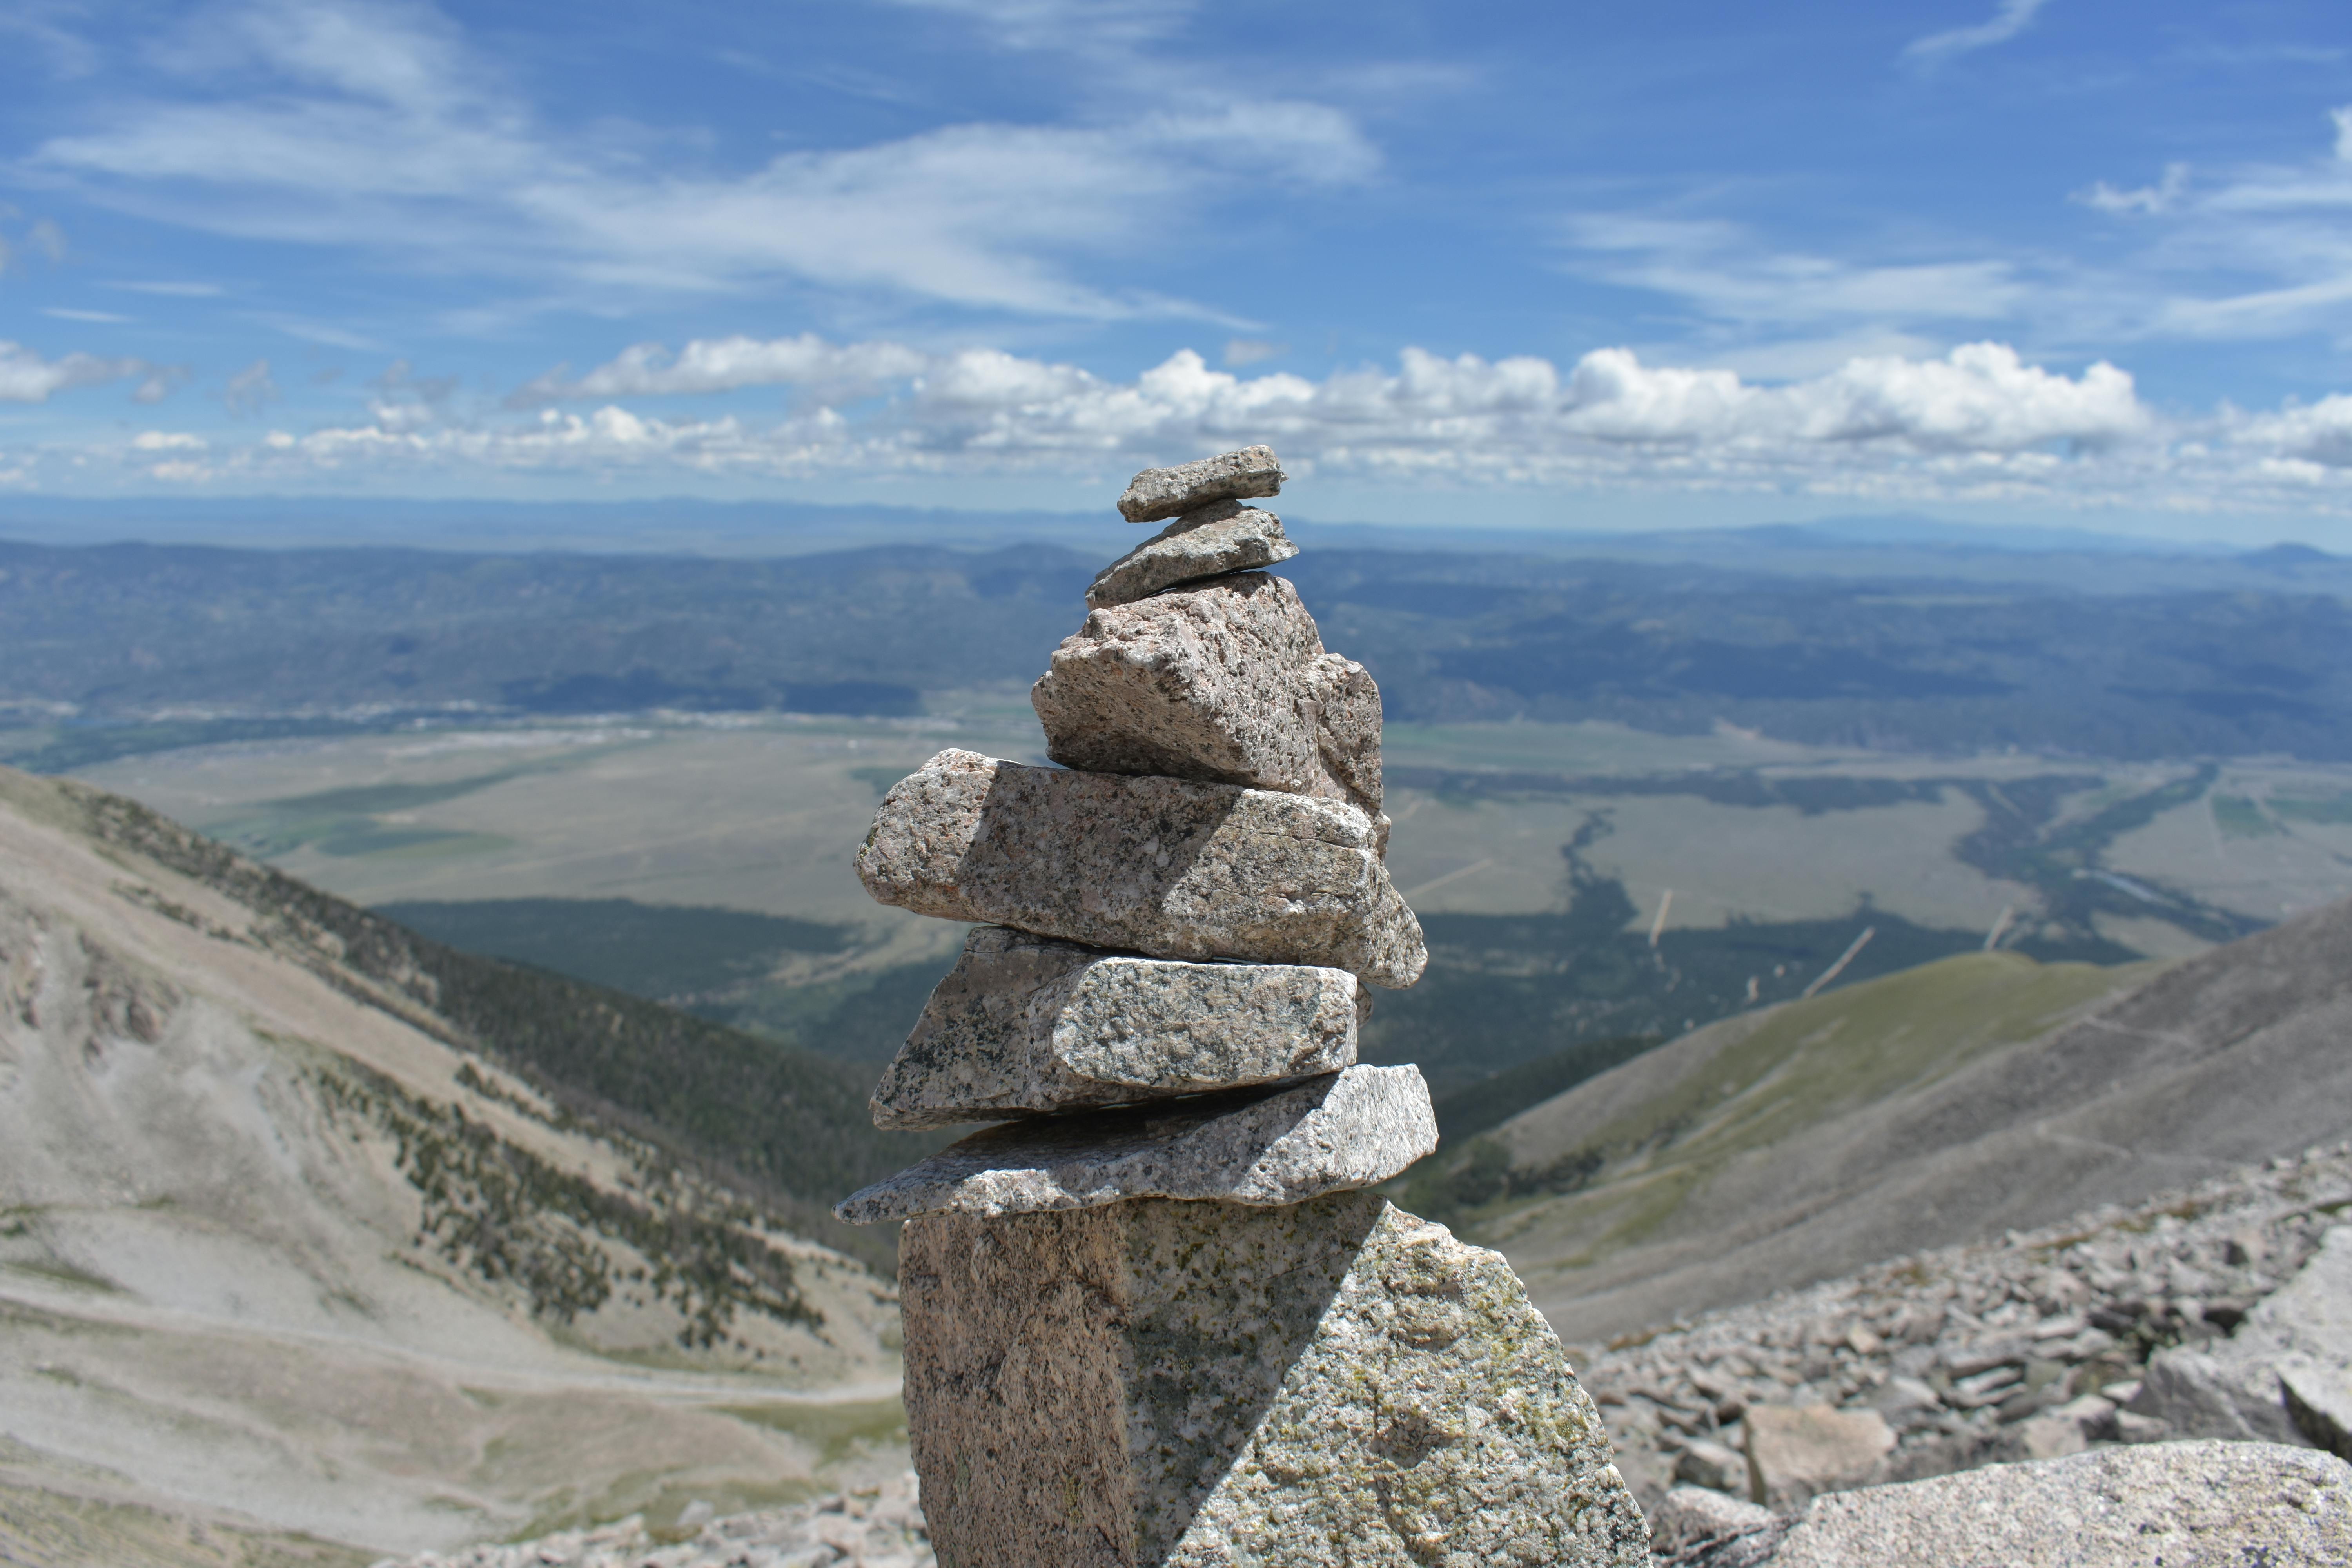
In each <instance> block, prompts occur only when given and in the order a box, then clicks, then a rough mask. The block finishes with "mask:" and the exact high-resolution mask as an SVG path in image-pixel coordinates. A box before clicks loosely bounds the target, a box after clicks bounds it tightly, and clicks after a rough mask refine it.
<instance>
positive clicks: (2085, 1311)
mask: <svg viewBox="0 0 2352 1568" xmlns="http://www.w3.org/2000/svg"><path fill="white" fill-rule="evenodd" d="M2347 1219H2352V1145H2346V1146H2344V1147H2340V1148H2336V1149H2333V1150H2328V1151H2324V1152H2323V1151H2314V1152H2312V1153H2311V1154H2309V1155H2307V1156H2305V1157H2304V1158H2301V1159H2294V1160H2287V1159H2281V1160H2274V1161H2271V1162H2269V1163H2265V1164H2263V1165H2259V1166H2253V1167H2249V1168H2246V1169H2242V1170H2241V1171H2238V1172H2235V1173H2231V1175H2229V1176H2226V1177H2221V1178H2216V1179H2215V1180H2212V1181H2210V1182H2207V1183H2203V1184H2200V1185H2198V1186H2196V1187H2193V1188H2189V1189H2187V1190H2184V1191H2179V1192H2175V1193H2171V1194H2165V1195H2163V1196H2160V1197H2158V1198H2156V1199H2153V1200H2150V1201H2148V1202H2147V1203H2143V1204H2139V1205H2133V1206H2131V1207H2128V1208H2126V1207H2120V1206H2118V1207H2111V1208H2105V1209H2099V1210H2094V1211H2091V1212H2089V1213H2086V1214H2083V1215H2075V1216H2073V1217H2071V1218H2069V1219H2067V1220H2065V1221H2063V1222H2062V1223H2060V1224H2058V1225H2055V1226H2044V1227H2042V1228H2038V1229H2035V1230H2032V1231H2012V1232H2011V1233H2009V1234H2008V1235H2007V1236H2005V1237H2002V1238H2000V1240H1997V1241H1992V1242H1985V1243H1979V1244H1974V1245H1970V1246H1966V1247H1947V1248H1942V1249H1938V1250H1934V1251H1929V1252H1922V1253H1915V1254H1912V1255H1909V1256H1906V1257H1902V1258H1893V1259H1890V1260H1888V1261H1885V1262H1882V1263H1880V1264H1877V1265H1875V1266H1874V1267H1872V1268H1868V1269H1864V1270H1863V1271H1861V1272H1860V1273H1857V1274H1854V1275H1852V1276H1849V1277H1847V1278H1844V1279H1836V1280H1832V1281H1829V1282H1827V1283H1825V1284H1822V1285H1817V1286H1814V1287H1812V1288H1811V1289H1806V1290H1802V1291H1798V1292H1793V1293H1788V1294H1782V1295H1777V1296H1774V1297H1772V1298H1770V1299H1769V1300H1763V1301H1759V1302H1755V1303H1752V1304H1750V1305H1748V1306H1743V1307H1738V1308H1733V1309H1728V1310H1723V1311H1719V1312H1715V1313H1710V1314H1707V1315H1706V1316H1704V1317H1701V1318H1699V1319H1697V1320H1696V1321H1693V1322H1689V1323H1687V1324H1686V1325H1676V1326H1673V1327H1669V1328H1665V1329H1664V1330H1661V1331H1656V1332H1643V1333H1641V1334H1635V1335H1629V1336H1627V1340H1628V1341H1629V1342H1626V1343H1622V1344H1621V1345H1619V1346H1616V1347H1613V1348H1610V1349H1606V1350H1600V1351H1597V1352H1594V1353H1593V1354H1591V1357H1590V1359H1589V1360H1587V1361H1585V1362H1584V1363H1583V1376H1584V1382H1585V1386H1586V1387H1587V1388H1588V1389H1590V1390H1591V1392H1592V1394H1593V1397H1594V1399H1595V1400H1596V1401H1597V1402H1598V1403H1599V1405H1600V1406H1601V1411H1602V1414H1603V1415H1604V1416H1605V1417H1606V1418H1607V1420H1608V1422H1609V1426H1610V1433H1611V1436H1612V1440H1613V1441H1614V1443H1615V1445H1616V1447H1617V1455H1618V1464H1619V1467H1620V1468H1622V1470H1623V1471H1624V1472H1625V1475H1626V1477H1627V1479H1628V1480H1629V1481H1630V1482H1631V1483H1632V1484H1633V1487H1634V1489H1635V1491H1636V1493H1637V1495H1639V1496H1640V1497H1641V1498H1642V1499H1643V1501H1644V1502H1645V1504H1646V1503H1650V1502H1654V1501H1656V1500H1659V1499H1661V1498H1662V1497H1663V1496H1664V1493H1665V1492H1666V1490H1667V1489H1669V1488H1670V1487H1672V1486H1673V1485H1674V1484H1675V1482H1676V1480H1677V1479H1679V1480H1681V1481H1683V1482H1685V1483H1696V1484H1701V1485H1706V1486H1709V1487H1712V1488H1714V1489H1718V1490H1724V1491H1728V1492H1731V1493H1733V1494H1735V1495H1738V1496H1739V1497H1741V1498H1743V1499H1748V1500H1760V1499H1759V1498H1758V1497H1757V1495H1756V1494H1757V1493H1759V1492H1762V1493H1765V1494H1768V1495H1769V1494H1776V1493H1777V1494H1778V1495H1779V1496H1780V1498H1781V1500H1783V1501H1784V1503H1785V1504H1786V1505H1788V1506H1797V1505H1800V1504H1801V1503H1802V1502H1803V1500H1804V1499H1805V1498H1806V1497H1808V1496H1810V1495H1812V1494H1814V1493H1819V1492H1828V1491H1835V1490H1843V1489H1850V1488H1853V1487H1856V1486H1862V1485H1866V1484H1871V1483H1874V1482H1882V1481H1890V1480H1908V1479H1919V1478H1923V1477H1927V1476H1933V1475H1939V1474H1944V1473H1947V1472H1950V1471H1955V1470H1962V1469H1969V1468H1974V1467H1977V1466H1979V1465H1984V1464H1990V1463H1996V1462H2006V1461H2012V1460H2018V1459H2027V1458H2052V1457H2056V1456H2059V1455H2063V1454H2066V1453H2070V1452H2078V1451H2081V1450H2083V1449H2084V1448H2086V1447H2095V1446H2098V1445H2101V1444H2111V1443H2118V1442H2135V1441H2138V1442H2145V1441H2156V1440H2159V1439H2164V1438H2179V1437H2210V1436H2234V1437H2242V1438H2247V1437H2263V1438H2267V1439H2269V1440H2271V1441H2273V1442H2286V1443H2290V1444H2314V1443H2317V1442H2318V1441H2319V1440H2320V1439H2319V1437H2317V1436H2314V1435H2313V1433H2312V1432H2309V1431H2305V1430H2304V1429H2302V1428H2301V1427H2299V1426H2297V1424H2296V1421H2295V1419H2294V1416H2293V1415H2292V1414H2291V1413H2290V1411H2289V1410H2288V1408H2287V1405H2286V1402H2285V1398H2284V1391H2283V1389H2282V1386H2281V1384H2280V1381H2279V1378H2278V1376H2277V1369H2278V1368H2280V1367H2282V1366H2284V1365H2285V1364H2286V1361H2285V1357H2286V1355H2287V1354H2288V1352H2294V1351H2300V1352H2302V1353H2303V1354H2304V1355H2305V1356H2306V1357H2313V1356H2314V1355H2315V1353H2316V1356H2317V1357H2318V1358H2320V1359H2322V1360H2323V1361H2325V1360H2326V1358H2329V1357H2331V1356H2332V1357H2340V1358H2344V1359H2347V1360H2352V1342H2346V1341H2345V1340H2344V1339H2342V1338H2338V1337H2335V1336H2336V1333H2337V1332H2338V1331H2336V1330H2332V1329H2329V1328H2328V1327H2326V1323H2327V1319H2326V1315H2325V1314H2326V1311H2327V1310H2331V1309H2327V1308H2323V1307H2322V1305H2321V1303H2322V1302H2330V1303H2332V1302H2334V1301H2335V1300H2336V1295H2335V1294H2334V1292H2333V1291H2332V1290H2329V1289H2326V1288H2325V1287H2323V1286H2321V1285H2320V1283H2319V1280H2318V1279H2316V1278H2315V1279H2313V1280H2312V1281H2311V1282H2310V1283H2309V1284H2307V1285H2306V1284H2303V1283H2300V1281H2301V1280H2302V1277H2303V1276H2304V1275H2305V1271H2306V1270H2307V1269H2309V1268H2311V1267H2312V1266H2313V1265H2314V1263H2315V1260H2322V1261H2324V1260H2325V1259H2332V1258H2336V1257H2337V1256H2339V1255H2343V1256H2352V1229H2347ZM2331 1236H2333V1237H2335V1238H2336V1239H2335V1240H2334V1241H2333V1242H2332V1243H2330V1239H2329V1238H2330V1237H2331ZM2323 1249H2324V1250H2323ZM2274 1304H2275V1305H2274ZM2279 1307H2284V1308H2289V1309H2292V1310H2291V1312H2286V1311H2281V1310H2276V1309H2277V1308H2279ZM2332 1310H2340V1309H2332ZM2290 1323H2292V1324H2294V1325H2300V1326H2294V1327H2291V1326H2290ZM2314 1324H2318V1325H2319V1326H2318V1327H2314V1326H2313V1325H2314ZM2331 1344H2332V1345H2335V1346H2336V1347H2337V1348H2336V1350H2335V1351H2333V1352H2330V1351H2329V1350H2328V1348H2327V1347H2328V1346H2329V1345H2331ZM2233 1350H2237V1351H2254V1352H2267V1353H2268V1354H2269V1355H2270V1356H2271V1357H2272V1358H2273V1359H2271V1360H2269V1361H2266V1362H2263V1363H2261V1364H2262V1366H2263V1369H2264V1370H2265V1371H2266V1372H2267V1373H2269V1375H2268V1378H2267V1386H2266V1387H2263V1386H2261V1385H2260V1384H2259V1383H2258V1382H2257V1380H2255V1379H2252V1378H2246V1379H2240V1380H2233V1383H2232V1386H2234V1387H2239V1388H2243V1387H2245V1386H2247V1385H2249V1384H2252V1385H2254V1387H2255V1390H2256V1393H2257V1394H2258V1400H2257V1403H2256V1405H2251V1406H2248V1407H2246V1409H2245V1414H2247V1415H2253V1416H2254V1417H2255V1420H2256V1421H2259V1422H2260V1423H2261V1425H2260V1426H2259V1427H2257V1426H2256V1425H2255V1424H2254V1423H2253V1422H2246V1421H2244V1420H2243V1417H2242V1416H2241V1415H2227V1414H2224V1413H2222V1411H2221V1409H2220V1408H2219V1407H2217V1406H2212V1405H2198V1404H2188V1405H2184V1404H2181V1403H2179V1402H2178V1401H2177V1400H2171V1399H2168V1396H2167V1395H2166V1394H2164V1393H2163V1391H2162V1389H2161V1387H2160V1386H2158V1385H2157V1384H2156V1381H2155V1380H2152V1379H2151V1378H2150V1375H2149V1374H2150V1373H2151V1371H2152V1370H2155V1369H2158V1368H2161V1367H2164V1366H2165V1365H2167V1364H2168V1363H2172V1362H2177V1361H2178V1360H2179V1359H2180V1358H2183V1357H2197V1358H2200V1359H2202V1360H2206V1361H2212V1360H2215V1359H2217V1358H2220V1359H2240V1360H2245V1359H2252V1358H2250V1357H2237V1358H2232V1352H2233ZM1803 1409H1813V1410H1822V1411H1828V1412H1836V1413H1841V1414H1843V1415H1848V1416H1851V1417H1853V1418H1854V1419H1855V1421H1856V1422H1857V1423H1858V1424H1861V1425H1864V1426H1868V1425H1871V1424H1874V1423H1875V1424H1883V1426H1884V1427H1885V1430H1886V1431H1887V1432H1888V1433H1889V1434H1891V1435H1892V1436H1893V1437H1894V1438H1895V1443H1894V1445H1893V1447H1890V1448H1886V1449H1884V1450H1883V1451H1876V1452H1873V1451H1870V1447H1869V1446H1868V1445H1863V1446H1858V1447H1855V1448H1854V1449H1853V1451H1852V1452H1851V1455H1850V1458H1851V1459H1852V1461H1853V1462H1852V1464H1851V1465H1850V1467H1849V1468H1844V1469H1842V1470H1840V1469H1835V1468H1832V1469H1827V1470H1815V1471H1812V1472H1811V1473H1806V1472H1804V1471H1802V1469H1801V1463H1799V1462H1797V1457H1796V1456H1793V1455H1791V1454H1790V1450H1788V1449H1787V1448H1786V1447H1783V1448H1782V1449H1780V1456H1781V1458H1774V1457H1773V1456H1772V1452H1771V1450H1770V1446H1769V1444H1768V1445H1764V1446H1761V1447H1759V1445H1758V1444H1757V1443H1756V1441H1755V1436H1756V1433H1757V1430H1758V1428H1757V1426H1755V1424H1754V1423H1753V1422H1751V1420H1750V1419H1749V1415H1750V1412H1752V1411H1758V1410H1775V1411H1789V1410H1803ZM2263 1411H2267V1412H2268V1413H2269V1414H2268V1415H2263ZM2233 1421H2235V1422H2239V1423H2241V1424H2238V1425H2236V1426H2234V1427H2231V1426H2229V1425H2228V1423H2231V1422H2233ZM1759 1458H1761V1459H1762V1460H1763V1462H1762V1463H1761V1464H1759V1463H1758V1462H1757V1461H1758V1459H1759Z"/></svg>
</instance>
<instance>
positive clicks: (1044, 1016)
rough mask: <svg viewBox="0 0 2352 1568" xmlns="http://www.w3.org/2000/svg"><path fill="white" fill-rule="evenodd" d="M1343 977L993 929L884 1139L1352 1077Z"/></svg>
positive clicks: (916, 1048) (975, 938) (911, 1044)
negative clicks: (957, 1125) (1148, 954)
mask: <svg viewBox="0 0 2352 1568" xmlns="http://www.w3.org/2000/svg"><path fill="white" fill-rule="evenodd" d="M1362 995H1363V993H1362V991H1361V990H1360V987H1359V985H1358V984H1357V981H1356V977H1355V976H1354V975H1352V974H1350V973H1348V972H1347V971H1346V970H1344V969H1325V968H1317V967H1313V966H1310V965H1307V964H1289V963H1183V962H1181V961H1179V960H1171V959H1160V958H1136V957H1133V956H1130V955H1128V954H1124V953H1106V952H1102V951H1101V950H1100V949H1098V948H1092V947H1080V946H1078V945H1077V944H1076V943H1075V942H1055V941H1052V940H1051V939H1049V938H1046V937H1039V936H1031V935H1029V934H1028V933H1027V932H1025V931H1013V930H1012V929H1010V928H1009V927H1005V926H980V927H977V928H975V929H974V930H973V931H972V932H971V935H970V936H968V937H966V938H965V939H964V944H963V957H962V958H961V959H960V960H958V961H957V963H956V966H955V968H954V969H952V970H950V971H949V973H948V976H947V978H946V979H944V980H942V981H940V984H939V987H938V989H937V990H935V991H933V992H932V993H931V999H930V1002H929V1004H928V1005H926V1006H925V1007H924V1008H923V1016H922V1017H921V1019H920V1020H919V1021H918V1022H917V1024H916V1025H915V1032H914V1033H913V1034H912V1035H911V1036H909V1037H908V1040H907V1044H906V1046H905V1047H903V1048H902V1049H901V1050H900V1051H899V1052H898V1057H897V1058H895V1059H894V1060H893V1061H892V1062H891V1063H890V1066H889V1068H887V1070H886V1071H885V1072H884V1073H883V1074H882V1082H881V1085H880V1087H879V1088H877V1089H875V1091H874V1100H873V1111H874V1125H875V1126H877V1127H883V1128H914V1127H944V1126H947V1125H950V1123H953V1122H958V1121H1003V1119H1005V1118H1007V1117H1013V1116H1026V1115H1029V1114H1032V1113H1033V1112H1038V1111H1047V1110H1076V1109H1079V1108H1081V1107H1087V1106H1097V1105H1117V1104H1122V1103H1125V1102H1128V1101H1131V1100H1163V1099H1166V1098H1168V1097H1170V1096H1171V1095H1181V1094H1199V1093H1202V1092H1204V1091H1208V1090H1213V1089H1239V1088H1244V1087H1246V1086H1248V1085H1251V1084H1259V1083H1270V1082H1274V1081H1276V1080H1278V1079H1294V1078H1306V1077H1309V1076H1312V1075H1314V1074H1318V1073H1329V1072H1338V1071H1339V1069H1340V1068H1345V1067H1348V1066H1349V1065H1351V1064H1352V1063H1353V1062H1354V1061H1355V1059H1356V1025H1357V1020H1358V1015H1359V1011H1360V1005H1361V1003H1360V998H1361V997H1362Z"/></svg>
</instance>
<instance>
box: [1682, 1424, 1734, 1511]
mask: <svg viewBox="0 0 2352 1568" xmlns="http://www.w3.org/2000/svg"><path fill="white" fill-rule="evenodd" d="M1675 1479H1676V1480H1678V1481H1688V1482H1689V1483H1690V1484H1691V1485H1693V1486H1695V1487H1706V1488H1707V1489H1709V1490H1711V1491H1718V1492H1738V1493H1741V1494H1743V1495H1745V1494H1746V1492H1747V1490H1748V1456H1746V1455H1745V1454H1742V1453H1739V1452H1738V1451H1737V1450H1735V1449H1731V1448H1727V1447H1724V1446H1723V1445H1722V1444H1720V1443H1711V1442H1709V1441H1707V1439H1706V1438H1704V1437H1700V1438H1696V1439H1695V1440H1694V1441H1693V1442H1692V1443H1691V1444H1690V1446H1689V1447H1686V1448H1685V1449H1684V1450H1683V1453H1682V1458H1679V1459H1676V1460H1675ZM1749 1506H1751V1507H1752V1506H1753V1505H1752V1504H1751V1505H1749Z"/></svg>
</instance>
